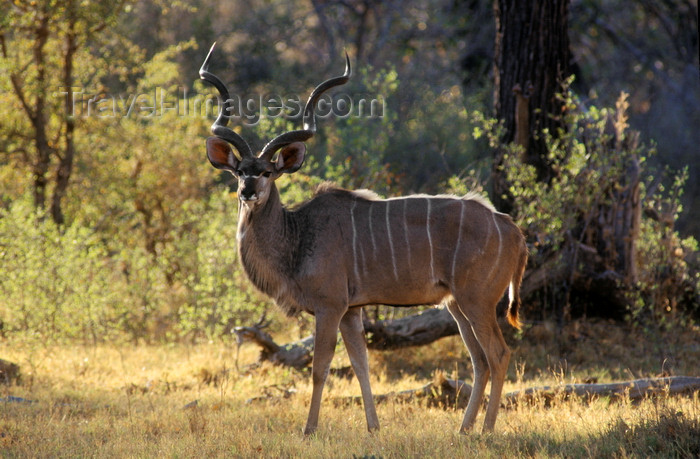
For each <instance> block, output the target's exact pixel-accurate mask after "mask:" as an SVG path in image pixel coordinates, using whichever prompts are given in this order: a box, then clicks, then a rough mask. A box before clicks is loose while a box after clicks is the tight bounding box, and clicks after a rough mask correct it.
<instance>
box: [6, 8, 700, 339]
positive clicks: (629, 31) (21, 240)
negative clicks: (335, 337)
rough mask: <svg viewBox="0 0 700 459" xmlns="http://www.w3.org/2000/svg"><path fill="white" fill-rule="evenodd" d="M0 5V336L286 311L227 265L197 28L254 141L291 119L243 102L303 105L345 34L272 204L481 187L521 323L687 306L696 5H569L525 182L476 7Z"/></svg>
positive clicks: (65, 335)
mask: <svg viewBox="0 0 700 459" xmlns="http://www.w3.org/2000/svg"><path fill="white" fill-rule="evenodd" d="M0 11H1V14H0V69H1V71H2V73H1V75H0V119H2V123H1V124H0V183H1V184H2V186H0V271H1V275H0V325H1V327H0V335H1V336H2V338H3V339H21V340H24V339H28V340H39V341H42V342H57V341H75V340H77V341H79V342H84V343H101V342H119V341H125V342H148V343H160V342H172V341H187V342H193V341H197V340H202V339H207V340H212V339H215V340H220V339H221V340H231V339H232V335H231V330H232V329H233V327H235V326H239V325H246V324H250V323H252V322H254V321H255V320H257V318H258V317H259V316H260V315H261V314H262V313H263V312H265V311H269V312H268V317H272V319H273V321H272V330H280V329H283V328H285V327H287V326H288V322H287V321H286V319H284V318H283V317H282V316H281V315H277V313H276V312H275V311H274V308H272V307H271V304H270V301H269V300H268V299H266V298H264V297H263V296H261V295H260V294H259V293H257V292H256V291H254V289H253V288H252V287H251V286H250V284H249V283H248V281H247V280H246V279H245V276H244V275H243V273H242V270H241V268H240V266H239V263H238V260H237V255H236V248H235V240H236V238H235V231H236V230H235V228H236V224H235V222H236V208H237V203H236V195H235V184H234V182H233V179H232V178H231V177H230V176H227V175H222V174H220V173H218V172H217V171H216V170H214V169H213V168H212V167H210V165H209V164H208V162H207V161H206V158H205V156H204V139H205V138H206V136H208V135H209V126H210V124H211V122H212V120H213V118H214V116H215V114H216V110H217V106H216V105H215V102H216V96H215V94H214V93H213V90H212V88H210V87H208V86H206V85H204V84H203V83H202V82H201V81H199V79H198V69H199V66H200V65H201V63H202V61H203V59H204V57H205V56H206V53H207V51H208V49H209V47H210V46H211V44H212V43H213V42H214V41H216V42H217V48H216V56H215V59H214V61H213V64H212V71H213V72H214V73H217V74H218V75H220V76H222V78H223V79H224V81H226V82H227V84H229V88H230V90H231V92H232V93H233V94H237V95H238V96H240V97H241V99H242V100H243V101H244V102H249V103H250V104H251V105H248V106H242V110H241V114H242V115H244V116H242V117H241V118H240V119H238V120H237V119H234V120H233V125H234V126H236V130H237V131H238V132H240V133H241V134H242V135H243V136H244V137H246V138H247V139H249V142H251V143H252V144H253V145H255V146H256V147H257V148H260V147H261V146H262V145H263V143H264V142H265V141H267V140H269V139H270V138H272V137H273V136H274V135H276V134H278V133H280V132H282V131H284V130H289V129H293V128H295V127H298V125H299V122H300V121H299V120H298V119H294V118H292V117H291V115H292V113H286V114H287V115H288V116H281V115H280V113H278V111H275V108H274V107H275V106H276V105H278V104H277V103H275V104H273V105H272V106H271V105H270V104H268V103H267V100H268V99H267V98H266V97H262V96H267V95H274V96H276V97H280V98H281V99H282V100H286V98H288V97H291V98H297V99H299V100H301V102H302V103H303V102H304V100H305V97H306V95H307V94H308V93H309V91H310V89H311V88H313V86H314V85H315V84H317V83H319V82H320V81H321V80H322V79H325V78H327V77H330V76H334V75H336V74H338V73H339V72H340V71H341V70H342V65H343V51H344V50H345V51H347V52H348V54H349V55H350V57H351V60H352V61H353V67H354V69H355V73H354V76H353V79H352V80H351V82H350V83H349V85H348V86H347V88H343V91H344V92H343V93H342V94H343V95H344V96H345V97H346V99H345V101H350V102H351V103H352V104H353V105H352V106H351V108H350V111H349V113H348V112H347V111H346V112H342V110H340V109H339V110H340V111H336V112H335V115H336V116H330V117H325V118H323V119H321V120H320V121H319V126H320V127H319V133H318V135H317V136H316V138H315V139H314V140H313V142H312V143H311V144H310V154H309V159H308V160H307V163H306V164H305V165H304V168H303V169H302V170H301V171H299V172H298V173H296V174H294V175H292V176H289V177H287V178H285V179H283V180H281V181H280V187H281V194H282V197H283V199H284V200H286V202H287V203H288V204H289V205H294V204H295V203H298V202H301V201H302V200H303V199H305V198H308V197H309V196H310V195H311V194H312V193H313V190H314V188H315V187H316V186H317V185H318V184H319V183H321V182H322V181H324V180H331V181H333V182H335V183H337V184H338V185H340V186H343V187H347V188H370V189H372V190H374V191H376V192H378V193H379V194H380V195H382V196H387V197H388V196H397V195H402V194H407V193H419V192H421V193H423V192H424V193H441V192H454V193H458V194H460V193H465V192H467V191H469V190H477V191H482V192H484V193H485V194H488V195H489V196H490V197H491V198H492V199H494V201H496V202H501V201H503V200H504V199H502V198H505V201H507V202H506V203H507V204H508V205H509V208H508V209H507V210H508V211H509V213H511V214H512V215H513V217H514V218H515V219H516V221H517V222H518V224H519V225H520V226H521V227H522V228H523V229H524V230H525V232H526V235H527V238H528V245H529V248H530V251H531V261H530V265H529V267H528V271H529V272H530V273H532V274H531V275H530V277H529V278H527V279H526V284H525V286H524V288H525V289H526V292H525V293H526V295H525V306H524V309H525V311H524V317H525V318H526V321H530V323H537V322H539V321H554V322H556V323H558V324H559V325H560V326H563V325H564V324H566V323H567V322H568V321H570V320H572V318H578V317H582V316H597V317H605V318H613V319H615V320H618V321H627V323H634V324H637V325H640V326H654V327H659V326H661V327H666V328H667V329H673V328H674V327H676V326H688V324H693V323H694V321H696V320H697V317H698V311H699V306H698V303H699V300H698V292H699V291H700V290H699V288H698V287H699V285H700V274H699V267H700V261H699V260H698V246H697V237H698V236H700V219H698V218H697V217H696V215H697V213H698V212H700V181H698V180H697V174H698V171H699V169H700V151H699V150H698V145H700V129H698V128H697V127H698V126H700V104H698V100H700V79H699V78H698V71H699V70H698V33H697V30H698V16H697V2H696V1H693V0H665V1H652V0H634V1H624V2H622V1H594V0H576V1H573V2H571V3H570V4H569V5H568V24H566V25H567V27H568V45H567V49H568V52H569V53H570V63H569V65H570V74H571V75H572V78H563V81H561V83H562V86H561V88H562V89H561V96H560V98H559V100H560V106H561V107H563V108H562V110H561V113H559V114H555V115H551V114H550V115H551V116H555V117H557V119H558V120H559V122H560V126H561V128H560V129H559V130H558V131H557V132H554V131H552V132H548V131H543V132H540V133H539V134H538V136H539V137H537V138H538V139H540V140H543V144H544V145H545V148H544V152H543V153H542V157H543V158H545V161H546V164H547V165H548V168H549V171H550V172H552V171H554V172H553V173H551V174H549V175H548V176H547V177H546V179H543V177H542V174H539V173H538V172H541V171H538V169H537V167H535V166H533V165H532V164H528V163H527V161H525V160H521V159H522V157H523V156H522V150H521V149H522V148H523V145H518V143H517V141H512V140H513V139H512V136H511V139H508V135H507V134H506V135H504V129H506V130H507V129H508V127H507V126H505V127H504V126H503V125H501V124H499V123H498V121H497V120H496V119H495V118H494V116H497V115H498V113H497V110H496V109H494V60H495V59H496V57H497V56H495V53H496V52H497V51H496V49H495V46H494V42H495V39H496V30H497V21H496V16H497V14H498V13H497V12H495V10H494V3H492V2H487V1H458V0H434V1H430V0H428V1H398V0H394V1H391V0H387V1H372V0H364V1H350V2H346V1H319V0H312V1H288V2H270V1H245V2H242V1H231V2H217V1H213V0H182V1H177V2H165V1H160V0H151V1H145V0H144V1H131V0H117V1H114V0H110V1H97V0H96V1H77V0H45V1H35V2H34V1H33V2H26V1H19V0H18V1H10V0H3V1H2V7H1V10H0ZM564 76H568V75H564ZM514 89H515V88H514ZM513 97H515V95H514V96H513ZM337 100H339V99H336V101H337ZM361 100H362V101H365V103H366V105H363V106H361V104H360V101H361ZM372 101H374V105H371V102H372ZM292 105H293V104H292ZM339 107H340V108H341V109H344V108H346V107H344V106H339ZM363 107H364V110H363ZM367 107H370V108H377V111H376V112H371V111H369V110H367ZM292 108H293V107H292ZM292 111H293V110H292ZM275 115H277V116H275ZM495 158H498V161H496V160H495ZM632 163H633V164H634V165H635V169H634V171H633V172H630V164H632ZM495 170H496V171H503V172H504V173H505V175H506V177H508V182H507V183H508V184H509V185H508V188H507V190H506V192H505V193H504V194H503V195H501V193H500V192H494V187H493V182H492V178H493V176H494V171H495ZM630 175H634V176H635V177H636V179H635V180H636V182H634V183H635V185H634V187H633V188H630V186H628V185H629V183H630V178H629V177H630ZM630 189H632V190H633V191H634V193H636V194H635V196H636V198H635V200H634V202H635V205H634V208H633V209H632V210H627V211H625V212H631V214H630V215H632V217H633V218H632V219H633V221H635V222H637V223H636V226H635V227H634V228H633V229H632V230H629V229H628V230H629V231H627V232H626V233H625V234H622V235H617V234H616V235H615V236H614V237H620V238H621V239H625V238H626V239H625V240H627V241H628V245H629V244H630V243H631V247H632V248H631V249H630V250H629V253H625V254H624V257H623V258H624V260H622V262H621V265H620V266H622V267H621V268H619V267H618V266H617V265H616V262H610V260H609V257H608V255H610V254H608V255H606V252H605V250H608V249H606V248H605V247H604V246H605V241H606V237H607V236H606V234H607V235H608V236H609V233H606V231H607V230H606V228H607V227H606V225H607V224H609V223H610V222H609V221H603V220H604V218H603V216H605V215H608V214H610V212H608V210H609V209H615V208H616V207H615V206H616V205H617V203H618V201H620V200H623V201H624V199H626V198H625V196H626V195H625V193H626V190H630ZM625 202H627V201H625ZM499 207H500V205H499ZM606 209H607V210H606ZM612 213H613V214H614V212H612ZM633 226H634V225H633ZM613 233H614V231H613ZM610 237H611V238H612V237H613V236H610ZM572 241H573V242H572ZM630 241H631V242H630ZM601 244H602V245H601ZM613 252H614V250H613ZM619 255H620V253H619V250H618V252H615V253H612V255H610V256H612V257H613V258H615V257H618V258H619ZM572 257H573V258H572ZM572 260H573V261H572ZM625 263H626V264H625ZM630 263H631V265H630ZM632 265H633V266H632ZM618 268H619V269H618ZM528 285H529V287H527V286H528ZM606 297H607V298H606ZM612 297H614V298H612ZM611 298H612V299H611ZM608 300H609V301H608ZM408 313H411V312H410V311H403V310H402V311H398V312H397V311H395V310H390V309H384V308H374V309H373V310H372V311H371V313H370V314H368V316H369V317H371V318H372V319H374V320H378V319H386V318H394V317H398V316H400V315H404V314H408ZM297 325H298V327H299V329H300V330H306V331H308V319H307V318H299V319H298V322H297Z"/></svg>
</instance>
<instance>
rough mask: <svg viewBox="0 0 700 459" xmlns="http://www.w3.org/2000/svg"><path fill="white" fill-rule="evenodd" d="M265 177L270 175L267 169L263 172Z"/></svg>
mask: <svg viewBox="0 0 700 459" xmlns="http://www.w3.org/2000/svg"><path fill="white" fill-rule="evenodd" d="M262 176H263V177H269V176H270V171H265V172H263V173H262Z"/></svg>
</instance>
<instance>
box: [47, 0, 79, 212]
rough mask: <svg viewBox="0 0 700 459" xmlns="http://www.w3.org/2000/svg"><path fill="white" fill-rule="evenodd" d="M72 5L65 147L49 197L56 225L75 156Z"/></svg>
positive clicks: (66, 61) (65, 77)
mask: <svg viewBox="0 0 700 459" xmlns="http://www.w3.org/2000/svg"><path fill="white" fill-rule="evenodd" d="M73 7H74V5H72V4H71V5H70V6H69V7H68V9H67V11H66V14H67V17H68V24H67V26H66V27H67V31H66V37H65V54H64V56H63V85H64V87H65V88H66V94H65V99H64V109H65V117H66V119H65V127H66V132H65V134H64V139H65V145H64V150H63V152H62V154H61V155H60V157H59V162H58V167H57V169H56V186H55V187H54V190H53V195H52V197H51V218H53V221H54V222H55V223H56V224H58V225H63V224H64V223H65V216H64V214H63V208H62V202H63V198H64V197H65V195H66V190H67V189H68V183H69V182H70V176H71V173H72V171H73V157H74V156H75V143H74V140H73V136H74V133H75V117H74V116H72V113H73V95H72V94H71V90H70V88H72V87H73V58H74V56H75V52H76V51H77V50H78V43H77V36H76V33H75V22H76V18H75V11H74V10H73Z"/></svg>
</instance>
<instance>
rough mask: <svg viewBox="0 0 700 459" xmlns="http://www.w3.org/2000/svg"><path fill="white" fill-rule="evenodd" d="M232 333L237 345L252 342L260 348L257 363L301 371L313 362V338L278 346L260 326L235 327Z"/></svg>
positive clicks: (308, 337)
mask: <svg viewBox="0 0 700 459" xmlns="http://www.w3.org/2000/svg"><path fill="white" fill-rule="evenodd" d="M233 332H234V333H235V334H236V339H237V341H238V343H239V344H241V343H243V342H246V341H248V342H252V343H255V344H257V345H258V346H260V347H261V348H262V350H261V351H260V357H259V358H258V361H259V362H263V361H270V362H272V363H274V364H277V365H284V366H289V367H292V368H296V369H297V370H301V369H302V368H306V367H307V366H309V365H310V364H311V361H312V360H313V357H312V351H313V349H314V337H313V336H307V337H306V338H304V339H302V340H299V341H295V342H293V343H289V344H285V345H282V346H280V345H279V344H277V343H275V341H274V340H273V339H272V336H270V334H269V333H267V332H265V331H263V330H262V328H261V327H260V326H256V325H254V326H252V327H236V328H235V329H234V330H233Z"/></svg>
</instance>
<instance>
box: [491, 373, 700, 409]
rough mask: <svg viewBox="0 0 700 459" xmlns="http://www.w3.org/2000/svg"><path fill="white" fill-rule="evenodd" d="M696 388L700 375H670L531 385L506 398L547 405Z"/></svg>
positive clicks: (634, 397) (638, 397) (698, 388)
mask: <svg viewBox="0 0 700 459" xmlns="http://www.w3.org/2000/svg"><path fill="white" fill-rule="evenodd" d="M696 391H700V378H698V377H691V376H670V377H666V378H644V379H636V380H634V381H624V382H615V383H602V384H566V385H563V386H542V387H531V388H529V389H523V390H519V391H515V392H509V393H507V394H506V395H505V402H506V405H507V406H509V405H512V406H514V405H517V404H521V403H527V404H532V403H538V402H544V404H545V406H547V405H549V404H550V403H551V402H552V401H553V400H555V399H557V398H558V399H564V400H568V399H569V398H571V397H572V396H575V397H578V398H580V399H582V400H585V401H590V400H592V399H595V398H601V397H609V398H611V399H612V400H631V401H638V400H642V399H644V398H647V397H656V396H663V395H678V394H691V393H693V392H696Z"/></svg>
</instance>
